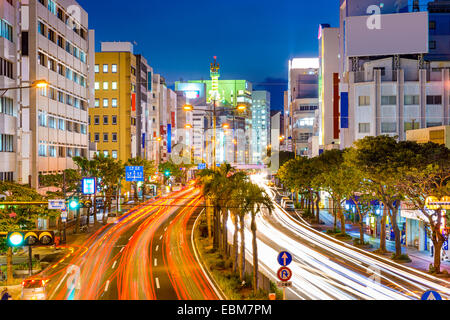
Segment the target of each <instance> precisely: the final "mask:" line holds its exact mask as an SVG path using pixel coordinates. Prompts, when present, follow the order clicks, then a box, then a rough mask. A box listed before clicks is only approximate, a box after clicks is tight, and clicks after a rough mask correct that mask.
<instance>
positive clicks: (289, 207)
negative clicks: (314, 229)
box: [283, 200, 295, 211]
mask: <svg viewBox="0 0 450 320" xmlns="http://www.w3.org/2000/svg"><path fill="white" fill-rule="evenodd" d="M283 209H285V210H286V211H295V205H294V201H292V200H286V201H285V202H284V206H283Z"/></svg>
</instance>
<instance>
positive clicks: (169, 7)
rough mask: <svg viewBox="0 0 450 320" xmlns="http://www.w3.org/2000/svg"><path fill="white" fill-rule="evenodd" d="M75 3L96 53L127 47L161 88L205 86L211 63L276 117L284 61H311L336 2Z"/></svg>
mask: <svg viewBox="0 0 450 320" xmlns="http://www.w3.org/2000/svg"><path fill="white" fill-rule="evenodd" d="M78 2H79V3H80V5H81V6H82V7H83V8H84V9H85V10H86V11H87V12H88V13H89V27H90V28H91V29H95V31H96V43H97V50H99V44H100V42H101V41H130V42H135V43H137V46H135V53H140V54H142V55H144V56H145V57H146V58H147V59H148V60H149V62H150V65H151V66H152V67H153V68H154V70H155V72H156V73H160V74H162V75H163V76H164V77H165V78H166V81H167V83H168V85H169V86H170V85H173V83H174V82H175V81H177V80H180V79H184V80H191V79H208V78H209V63H210V62H211V60H212V57H213V56H217V57H218V60H219V63H220V64H221V67H222V77H221V79H246V80H249V81H251V82H252V83H253V84H254V88H256V89H269V90H270V91H271V93H272V109H282V105H283V91H284V90H286V89H287V73H288V70H287V64H288V60H289V59H290V58H292V57H316V56H317V55H318V41H317V31H318V26H319V24H320V23H329V24H331V26H332V27H337V26H338V24H339V0H314V1H306V0H222V1H217V0H128V1H123V0H108V1H107V0H78ZM374 2H375V3H376V2H378V1H374ZM127 3H129V4H130V5H127Z"/></svg>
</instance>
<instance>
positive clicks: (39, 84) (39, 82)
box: [0, 80, 48, 97]
mask: <svg viewBox="0 0 450 320" xmlns="http://www.w3.org/2000/svg"><path fill="white" fill-rule="evenodd" d="M47 87H48V82H47V81H46V80H36V81H33V83H32V84H31V85H29V86H23V87H10V88H0V91H3V92H2V94H1V95H0V97H3V96H4V95H5V94H6V92H8V90H18V89H31V88H36V89H43V88H47Z"/></svg>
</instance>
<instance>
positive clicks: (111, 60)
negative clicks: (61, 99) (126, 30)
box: [89, 42, 140, 162]
mask: <svg viewBox="0 0 450 320" xmlns="http://www.w3.org/2000/svg"><path fill="white" fill-rule="evenodd" d="M136 75H137V57H136V55H134V53H133V45H132V44H131V43H128V42H103V43H102V44H101V52H97V53H96V54H95V85H94V87H95V104H94V106H93V107H91V108H90V110H89V117H90V122H89V123H90V130H89V131H90V139H91V141H92V142H96V143H97V152H98V153H103V154H104V155H105V156H111V157H113V158H114V159H119V160H122V161H123V162H126V161H128V159H130V158H134V157H136V155H137V141H138V140H137V129H136V124H137V121H136V118H137V111H136V100H137V99H136V88H137V79H138V78H137V76H136ZM139 100H140V99H139Z"/></svg>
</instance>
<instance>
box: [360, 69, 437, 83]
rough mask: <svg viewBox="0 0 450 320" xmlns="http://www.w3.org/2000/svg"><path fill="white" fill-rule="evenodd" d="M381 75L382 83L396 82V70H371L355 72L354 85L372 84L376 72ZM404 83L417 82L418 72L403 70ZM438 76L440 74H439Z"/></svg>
mask: <svg viewBox="0 0 450 320" xmlns="http://www.w3.org/2000/svg"><path fill="white" fill-rule="evenodd" d="M377 71H379V72H380V73H381V81H382V82H389V81H392V82H395V81H397V75H398V72H397V70H385V69H371V70H365V71H356V72H354V74H355V83H364V82H373V81H375V75H376V72H377ZM403 72H404V81H419V70H403ZM439 75H440V74H439Z"/></svg>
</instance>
